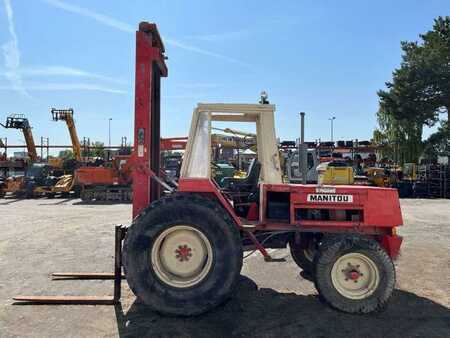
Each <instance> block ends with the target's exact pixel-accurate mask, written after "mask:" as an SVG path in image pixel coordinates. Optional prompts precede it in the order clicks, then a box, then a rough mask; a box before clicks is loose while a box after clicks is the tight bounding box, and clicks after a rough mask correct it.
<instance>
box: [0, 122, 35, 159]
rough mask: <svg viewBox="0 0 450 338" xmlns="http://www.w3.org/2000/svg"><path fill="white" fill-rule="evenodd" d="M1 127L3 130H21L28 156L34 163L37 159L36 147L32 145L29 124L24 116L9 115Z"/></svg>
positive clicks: (32, 140)
mask: <svg viewBox="0 0 450 338" xmlns="http://www.w3.org/2000/svg"><path fill="white" fill-rule="evenodd" d="M0 124H1V123H0ZM1 125H2V126H3V127H5V128H11V129H21V130H22V133H23V137H24V138H25V144H26V145H27V151H28V156H29V157H30V160H31V161H32V162H36V161H37V159H38V156H37V151H36V145H35V144H34V139H33V133H32V131H31V126H30V122H29V121H28V119H27V118H26V117H25V115H23V114H11V115H9V116H8V117H7V118H6V123H5V124H1Z"/></svg>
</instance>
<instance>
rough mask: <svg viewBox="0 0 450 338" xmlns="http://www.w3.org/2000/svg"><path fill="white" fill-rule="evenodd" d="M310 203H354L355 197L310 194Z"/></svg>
mask: <svg viewBox="0 0 450 338" xmlns="http://www.w3.org/2000/svg"><path fill="white" fill-rule="evenodd" d="M306 200H307V201H308V202H323V203H353V195H330V194H308V196H307V197H306Z"/></svg>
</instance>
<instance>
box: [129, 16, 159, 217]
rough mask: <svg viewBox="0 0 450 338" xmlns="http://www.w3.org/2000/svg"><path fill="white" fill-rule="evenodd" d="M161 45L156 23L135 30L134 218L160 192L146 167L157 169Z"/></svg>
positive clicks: (144, 23)
mask: <svg viewBox="0 0 450 338" xmlns="http://www.w3.org/2000/svg"><path fill="white" fill-rule="evenodd" d="M164 52H165V50H164V45H163V43H162V40H161V37H160V35H159V32H158V29H157V27H156V25H155V24H153V23H148V22H141V23H140V24H139V30H138V31H137V32H136V75H135V114H134V116H135V121H134V156H133V158H134V163H133V167H134V169H135V170H133V218H134V217H136V216H137V215H138V214H139V213H140V212H141V211H142V210H143V209H144V208H146V207H147V206H148V205H149V204H150V203H151V202H152V201H154V200H156V199H158V198H159V196H160V190H159V185H158V183H157V182H156V181H154V180H153V181H152V179H151V175H149V171H152V172H153V173H159V171H160V100H161V94H160V85H161V77H167V66H166V64H165V59H166V57H165V55H164Z"/></svg>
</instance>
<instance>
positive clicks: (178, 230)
mask: <svg viewBox="0 0 450 338" xmlns="http://www.w3.org/2000/svg"><path fill="white" fill-rule="evenodd" d="M150 256H151V257H150V259H151V264H152V266H153V271H154V272H155V273H156V275H157V276H158V278H159V279H160V280H161V281H162V282H164V283H166V284H168V285H171V286H174V287H177V288H187V287H191V286H194V285H196V284H198V283H200V282H201V281H202V280H203V279H204V278H205V277H206V275H207V274H208V272H209V271H210V270H211V266H212V262H213V251H212V246H211V243H210V241H209V240H208V238H206V236H205V235H204V234H203V233H202V232H200V231H199V230H197V229H196V228H194V227H192V226H188V225H177V226H174V227H171V228H169V229H166V230H165V231H163V232H162V233H161V234H160V235H159V236H158V237H157V238H156V240H155V242H154V244H153V247H152V250H151V254H150Z"/></svg>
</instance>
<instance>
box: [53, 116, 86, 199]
mask: <svg viewBox="0 0 450 338" xmlns="http://www.w3.org/2000/svg"><path fill="white" fill-rule="evenodd" d="M51 114H52V119H53V121H65V122H66V125H67V129H68V130H69V135H70V140H71V142H72V151H73V157H74V158H73V161H70V162H66V163H65V164H64V167H65V169H66V171H68V172H69V173H66V174H65V175H63V176H61V178H60V179H59V180H58V182H56V184H55V185H54V186H53V187H52V189H51V193H52V194H53V195H56V194H69V193H70V192H71V191H72V190H73V189H74V185H75V177H74V174H73V171H74V170H75V168H76V166H77V164H79V163H81V161H82V158H81V144H80V140H79V139H78V134H77V130H76V127H75V120H74V119H73V109H72V108H70V109H55V108H52V109H51Z"/></svg>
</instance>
